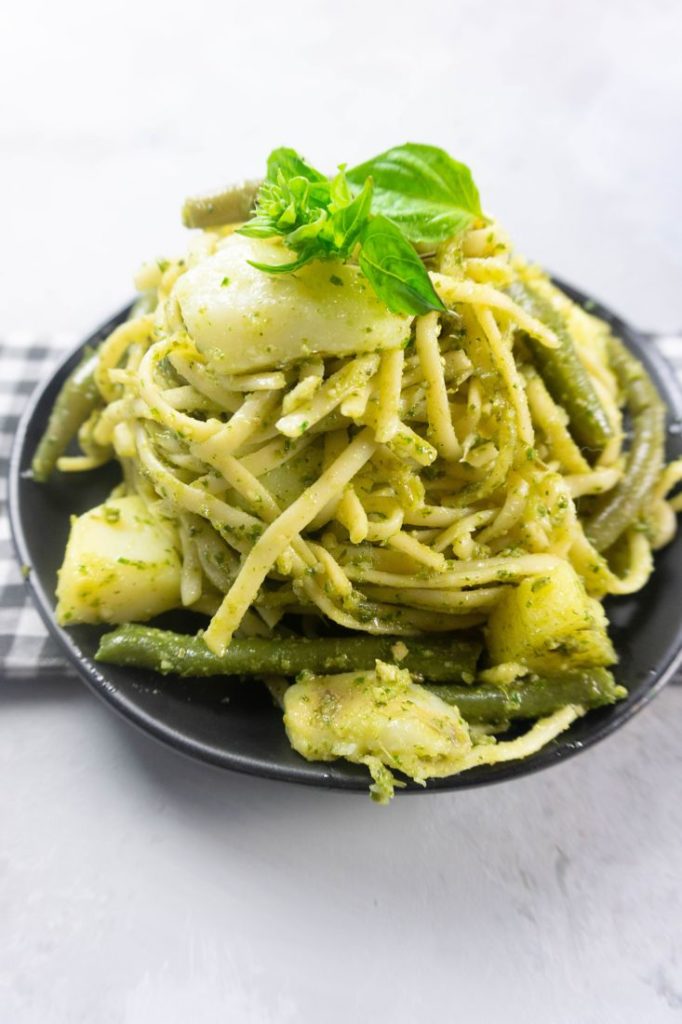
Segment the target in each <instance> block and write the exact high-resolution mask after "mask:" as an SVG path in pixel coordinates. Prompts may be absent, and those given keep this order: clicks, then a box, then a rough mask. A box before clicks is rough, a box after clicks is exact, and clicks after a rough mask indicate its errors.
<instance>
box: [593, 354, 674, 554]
mask: <svg viewBox="0 0 682 1024" xmlns="http://www.w3.org/2000/svg"><path fill="white" fill-rule="evenodd" d="M609 359H610V362H611V366H612V368H613V372H614V373H615V375H616V377H617V378H618V383H619V384H620V386H621V388H622V389H623V391H624V392H625V401H626V406H627V410H628V412H629V413H630V419H631V427H632V441H631V443H630V448H629V451H628V453H627V458H626V463H625V472H624V474H623V478H622V480H621V481H620V483H619V484H618V485H617V486H616V487H615V488H614V489H613V490H612V491H611V492H609V494H608V495H605V496H604V498H603V500H602V501H601V503H600V505H599V506H598V508H597V511H596V512H595V513H594V514H593V515H592V517H591V518H590V519H589V520H588V521H587V524H586V527H585V533H586V534H587V537H588V539H589V540H590V542H591V543H592V544H594V546H595V547H596V548H597V550H598V551H605V550H606V549H607V548H610V547H611V545H612V544H614V543H615V541H617V540H618V538H619V537H620V535H621V534H622V533H623V531H624V530H626V529H627V528H628V526H630V525H631V524H632V523H633V522H634V520H635V519H637V517H638V515H639V514H640V512H641V510H642V506H643V505H644V503H645V502H646V499H647V497H648V496H649V494H650V492H651V489H652V487H653V486H654V484H655V483H656V481H657V479H658V476H659V474H660V472H661V469H662V467H663V460H664V457H665V406H664V405H663V401H662V399H661V397H660V395H659V394H658V391H657V390H656V386H655V384H654V382H653V381H652V379H651V377H650V376H649V374H648V373H647V372H646V370H645V369H644V367H643V366H642V364H641V363H640V361H639V360H638V359H635V357H634V356H632V355H631V354H630V353H629V352H628V350H627V349H626V348H625V346H624V345H623V344H622V343H621V342H620V341H617V340H616V339H615V338H612V339H611V340H610V342H609Z"/></svg>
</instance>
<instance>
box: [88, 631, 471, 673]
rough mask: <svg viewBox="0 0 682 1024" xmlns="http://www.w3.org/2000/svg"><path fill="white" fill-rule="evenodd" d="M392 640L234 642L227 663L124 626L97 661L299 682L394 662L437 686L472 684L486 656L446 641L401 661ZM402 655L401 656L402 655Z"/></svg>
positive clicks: (159, 634)
mask: <svg viewBox="0 0 682 1024" xmlns="http://www.w3.org/2000/svg"><path fill="white" fill-rule="evenodd" d="M395 645H396V640H395V639H392V638H391V637H375V636H359V637H355V636H350V637H338V638H337V637H324V638H319V639H307V638H304V637H277V638H273V639H272V640H271V639H269V638H263V637H252V638H251V637H250V638H248V639H243V638H240V639H234V640H233V641H232V643H231V644H230V646H229V647H228V648H227V650H226V651H225V654H224V655H223V656H222V657H219V656H218V655H215V654H213V653H212V652H211V651H209V649H208V647H207V646H206V644H205V643H204V641H203V640H202V639H201V637H200V636H198V637H196V636H183V635H182V634H179V633H173V632H170V631H168V630H162V629H155V628H153V627H151V626H136V625H125V626H120V627H119V628H118V629H115V630H113V632H111V633H106V634H105V635H104V636H103V637H102V639H101V640H100V644H99V650H98V651H97V660H98V661H105V662H108V663H109V664H113V665H129V666H134V667H136V668H146V669H151V671H153V672H160V673H161V674H162V675H167V674H169V673H174V674H176V675H180V676H223V675H255V676H264V675H265V676H272V675H276V676H281V675H283V676H295V675H298V673H299V672H303V671H305V670H307V671H309V672H315V673H325V672H354V671H356V670H358V671H360V670H362V671H367V670H370V669H373V668H374V663H375V662H376V660H377V659H379V660H381V661H386V662H395V663H397V664H399V665H400V667H401V668H407V669H409V670H410V672H412V673H414V674H415V675H418V676H421V677H423V678H424V679H429V680H431V681H435V682H460V681H466V680H467V679H469V680H473V679H474V676H475V674H476V662H477V660H478V657H479V655H480V653H481V644H480V642H479V641H477V640H473V639H462V638H460V637H459V636H458V637H457V638H456V639H455V638H448V639H447V640H445V639H443V638H441V637H438V638H434V639H433V640H425V639H419V640H416V639H415V640H413V639H411V638H410V639H407V640H405V641H404V645H405V647H407V654H406V655H405V657H404V658H402V659H401V660H400V661H398V660H397V658H396V656H395V653H394V649H395ZM399 653H401V652H399Z"/></svg>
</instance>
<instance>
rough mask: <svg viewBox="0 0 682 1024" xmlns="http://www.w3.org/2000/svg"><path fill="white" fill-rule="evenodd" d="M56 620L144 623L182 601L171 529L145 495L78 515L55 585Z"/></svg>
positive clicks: (178, 561) (178, 563)
mask: <svg viewBox="0 0 682 1024" xmlns="http://www.w3.org/2000/svg"><path fill="white" fill-rule="evenodd" d="M57 598H58V604H57V621H58V622H59V623H60V624H61V625H62V626H64V625H70V624H72V623H75V622H144V621H146V620H147V619H151V618H152V617H153V616H154V615H160V614H161V612H165V611H168V609H170V608H174V607H176V606H178V605H179V604H180V559H179V558H178V554H177V551H176V549H175V546H174V543H173V533H172V528H171V527H170V526H167V525H166V524H165V523H162V522H160V521H159V520H158V519H155V518H153V517H152V516H151V515H150V513H149V511H148V509H147V506H146V505H145V504H144V502H143V501H142V499H141V498H139V497H137V496H134V495H133V496H130V497H126V498H111V499H110V500H109V501H107V502H105V503H104V504H103V505H98V506H97V508H93V509H90V511H89V512H85V513H84V514H83V515H82V516H78V517H77V518H76V517H75V516H74V518H73V520H72V523H71V533H70V534H69V541H68V544H67V546H66V554H65V556H64V563H63V565H62V567H61V569H60V570H59V582H58V584H57Z"/></svg>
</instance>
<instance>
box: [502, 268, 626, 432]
mask: <svg viewBox="0 0 682 1024" xmlns="http://www.w3.org/2000/svg"><path fill="white" fill-rule="evenodd" d="M508 293H509V296H510V297H511V298H512V299H513V300H514V302H517V303H518V304H519V306H521V308H522V309H524V310H525V311H526V312H527V313H529V314H530V316H533V317H535V318H536V320H540V321H541V322H542V323H543V324H545V325H546V326H547V327H550V328H551V329H552V330H553V331H554V333H555V334H556V336H557V338H558V339H559V347H558V348H547V346H546V345H543V344H542V343H541V342H539V341H537V339H535V338H531V336H530V335H525V340H526V343H527V345H528V347H529V349H530V350H531V354H532V356H533V361H534V363H535V365H536V367H537V369H538V371H539V373H540V375H541V377H542V379H543V380H544V382H545V384H546V386H547V390H548V391H549V393H550V395H551V396H552V398H553V399H554V401H555V402H557V403H558V404H559V405H561V406H562V407H563V408H564V409H565V410H566V412H567V414H568V420H569V427H570V431H571V434H572V435H573V438H574V440H575V441H576V442H577V444H579V445H581V446H582V447H584V448H588V449H592V450H593V451H597V450H601V449H602V448H604V447H605V446H606V444H607V442H608V441H610V440H611V438H612V437H613V428H612V426H611V423H610V422H609V418H608V416H607V415H606V412H605V410H604V407H603V406H602V404H601V402H600V400H599V397H598V395H597V392H596V391H595V390H594V387H593V386H592V382H591V380H590V378H589V376H588V374H587V371H586V370H585V367H584V366H583V364H582V363H581V361H580V358H579V356H578V353H577V352H576V349H575V345H574V344H573V339H572V338H571V335H570V333H569V331H568V328H567V326H566V324H565V322H564V319H563V317H562V316H561V315H560V314H559V313H557V311H556V310H555V309H554V307H553V306H552V304H551V302H548V300H547V299H545V298H544V297H543V296H542V295H540V294H539V293H538V292H536V291H535V290H534V289H533V288H532V287H531V285H529V284H526V283H525V282H522V281H518V282H516V283H514V284H512V285H510V287H509V289H508Z"/></svg>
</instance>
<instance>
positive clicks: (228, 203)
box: [182, 181, 261, 228]
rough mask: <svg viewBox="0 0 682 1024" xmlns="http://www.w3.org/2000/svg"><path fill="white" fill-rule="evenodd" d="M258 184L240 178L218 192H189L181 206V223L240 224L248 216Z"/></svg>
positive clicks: (196, 225) (200, 225)
mask: <svg viewBox="0 0 682 1024" xmlns="http://www.w3.org/2000/svg"><path fill="white" fill-rule="evenodd" d="M260 185H261V182H260V181H243V182H242V183H241V184H239V185H231V186H230V187H229V188H226V189H223V190H222V191H220V192H212V193H209V194H207V195H205V196H190V198H189V199H186V200H185V202H184V205H183V207H182V223H183V224H184V225H185V227H186V228H215V227H220V226H221V225H223V224H240V223H241V222H242V221H245V220H248V219H249V217H250V215H251V211H252V208H253V204H254V202H255V199H256V192H257V191H258V189H259V188H260Z"/></svg>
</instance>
